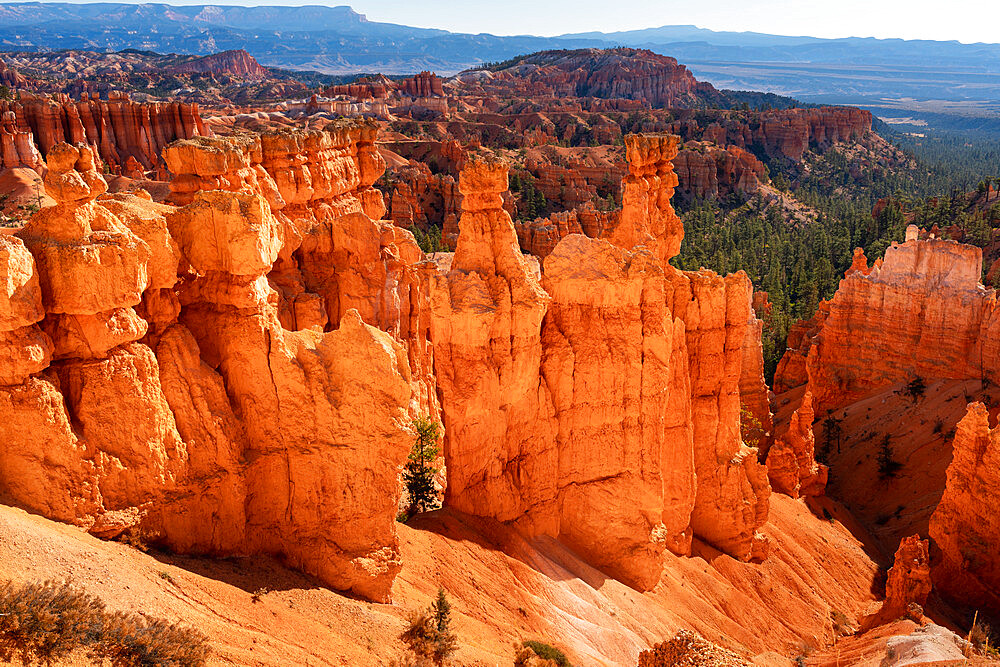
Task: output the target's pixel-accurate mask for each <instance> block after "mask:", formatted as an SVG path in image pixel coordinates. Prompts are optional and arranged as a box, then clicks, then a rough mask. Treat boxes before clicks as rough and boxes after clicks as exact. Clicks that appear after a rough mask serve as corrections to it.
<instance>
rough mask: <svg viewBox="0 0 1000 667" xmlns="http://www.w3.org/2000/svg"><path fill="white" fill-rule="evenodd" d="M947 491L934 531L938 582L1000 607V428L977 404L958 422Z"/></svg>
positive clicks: (965, 597)
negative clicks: (938, 556)
mask: <svg viewBox="0 0 1000 667" xmlns="http://www.w3.org/2000/svg"><path fill="white" fill-rule="evenodd" d="M953 450H954V454H953V457H952V460H951V464H950V465H949V466H948V478H947V482H946V483H945V488H944V495H943V496H942V497H941V501H940V502H939V503H938V506H937V509H935V510H934V514H932V515H931V520H930V528H929V532H930V536H931V539H933V540H934V544H935V545H936V547H937V548H938V549H940V550H941V564H940V565H936V566H935V568H934V572H933V576H934V584H935V586H936V587H937V588H938V589H939V590H940V591H942V592H943V593H945V594H947V595H948V596H949V597H952V598H953V599H956V600H959V601H961V602H962V603H963V604H968V605H973V606H982V607H986V608H991V609H994V610H996V609H1000V593H998V591H1000V563H998V562H997V557H996V556H997V552H998V550H1000V520H998V516H997V512H996V508H995V503H996V499H997V497H998V494H1000V428H990V425H989V412H988V411H987V409H986V407H985V406H984V405H983V404H982V403H972V404H970V405H969V407H968V412H967V413H966V415H965V417H964V418H963V419H962V421H960V422H959V423H958V428H957V429H956V431H955V438H954V440H953Z"/></svg>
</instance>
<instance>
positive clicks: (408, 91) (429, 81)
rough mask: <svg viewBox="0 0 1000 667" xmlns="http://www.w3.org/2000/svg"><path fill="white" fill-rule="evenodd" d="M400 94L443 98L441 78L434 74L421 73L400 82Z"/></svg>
mask: <svg viewBox="0 0 1000 667" xmlns="http://www.w3.org/2000/svg"><path fill="white" fill-rule="evenodd" d="M398 90H399V92H400V93H402V94H404V95H409V96H410V97H442V96H444V88H443V87H442V86H441V78H440V77H439V76H438V75H437V74H435V73H434V72H427V71H424V72H420V73H418V74H414V75H413V76H411V77H410V78H408V79H403V80H402V81H400V82H399V88H398Z"/></svg>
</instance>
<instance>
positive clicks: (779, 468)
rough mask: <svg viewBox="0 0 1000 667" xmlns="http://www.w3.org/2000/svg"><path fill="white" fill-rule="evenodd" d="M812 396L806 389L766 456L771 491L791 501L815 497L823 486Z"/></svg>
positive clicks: (825, 469)
mask: <svg viewBox="0 0 1000 667" xmlns="http://www.w3.org/2000/svg"><path fill="white" fill-rule="evenodd" d="M815 418H816V417H815V414H814V413H813V408H812V396H811V395H810V394H809V391H808V390H806V394H805V396H804V397H803V399H802V403H801V404H800V405H799V408H798V409H797V410H796V411H795V412H794V413H793V414H792V418H791V420H790V421H789V423H788V424H787V425H786V426H785V428H783V429H782V431H781V432H778V433H776V434H775V437H774V444H773V445H771V448H770V449H769V450H768V453H767V476H768V478H769V479H770V480H771V488H772V489H774V490H775V491H779V492H781V493H784V494H787V495H789V496H791V497H792V498H798V497H799V496H818V495H821V494H822V493H823V489H824V488H825V487H826V479H827V474H828V472H829V471H828V469H827V467H826V466H825V465H823V464H821V463H816V458H815V450H816V438H815V437H814V436H813V429H812V424H813V421H815Z"/></svg>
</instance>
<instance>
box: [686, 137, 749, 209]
mask: <svg viewBox="0 0 1000 667" xmlns="http://www.w3.org/2000/svg"><path fill="white" fill-rule="evenodd" d="M674 167H675V169H676V170H677V178H678V181H679V183H680V185H679V187H678V190H679V191H680V192H682V193H683V194H684V195H685V196H686V197H688V199H693V198H696V197H697V198H700V199H715V198H717V197H720V196H725V195H728V194H732V193H743V194H752V193H754V192H756V191H757V187H758V185H759V184H760V181H761V180H762V179H763V177H764V174H765V173H766V167H764V165H763V163H761V161H760V160H758V159H757V158H756V157H754V155H753V154H752V153H750V152H748V151H745V150H743V149H742V148H738V147H736V146H728V147H726V148H725V149H723V148H721V147H720V146H716V145H715V144H712V143H708V142H688V143H687V144H685V145H684V150H682V151H680V152H679V153H678V154H677V157H676V158H674Z"/></svg>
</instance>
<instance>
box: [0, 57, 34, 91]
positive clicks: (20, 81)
mask: <svg viewBox="0 0 1000 667" xmlns="http://www.w3.org/2000/svg"><path fill="white" fill-rule="evenodd" d="M0 85H4V86H7V87H8V88H13V89H17V88H24V87H25V86H26V85H28V79H27V78H25V76H24V75H23V74H21V73H20V72H18V71H17V70H16V69H14V68H13V67H8V66H7V63H5V62H4V61H3V60H0Z"/></svg>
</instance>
